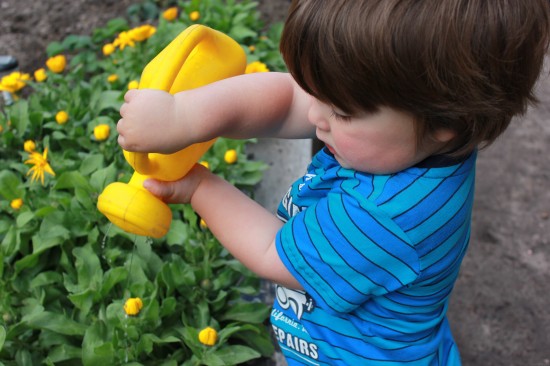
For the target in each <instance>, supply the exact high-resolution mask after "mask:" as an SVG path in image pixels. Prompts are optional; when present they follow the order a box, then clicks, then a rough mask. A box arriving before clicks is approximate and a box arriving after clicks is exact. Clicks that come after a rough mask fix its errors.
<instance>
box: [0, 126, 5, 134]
mask: <svg viewBox="0 0 550 366" xmlns="http://www.w3.org/2000/svg"><path fill="white" fill-rule="evenodd" d="M3 131H4V126H2V125H0V133H2V132H3Z"/></svg>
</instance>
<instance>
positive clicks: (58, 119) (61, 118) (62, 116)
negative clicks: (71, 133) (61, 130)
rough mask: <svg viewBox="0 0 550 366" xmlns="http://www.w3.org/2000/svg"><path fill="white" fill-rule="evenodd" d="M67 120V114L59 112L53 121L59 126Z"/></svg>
mask: <svg viewBox="0 0 550 366" xmlns="http://www.w3.org/2000/svg"><path fill="white" fill-rule="evenodd" d="M68 120H69V114H68V113H67V112H65V111H59V112H57V114H56V115H55V121H56V122H57V123H59V124H60V125H64V124H65V123H67V121H68Z"/></svg>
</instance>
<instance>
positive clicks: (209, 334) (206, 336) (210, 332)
mask: <svg viewBox="0 0 550 366" xmlns="http://www.w3.org/2000/svg"><path fill="white" fill-rule="evenodd" d="M217 341H218V332H216V330H215V329H214V328H211V327H206V328H204V329H203V330H201V331H200V332H199V342H201V343H202V344H204V345H205V346H213V345H215V344H216V342H217Z"/></svg>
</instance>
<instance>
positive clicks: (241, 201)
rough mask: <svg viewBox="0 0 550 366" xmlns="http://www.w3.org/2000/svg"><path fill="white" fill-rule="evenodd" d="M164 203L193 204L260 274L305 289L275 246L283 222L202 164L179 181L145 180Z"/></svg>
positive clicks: (227, 245) (236, 254)
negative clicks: (284, 262) (282, 259)
mask: <svg viewBox="0 0 550 366" xmlns="http://www.w3.org/2000/svg"><path fill="white" fill-rule="evenodd" d="M144 186H145V188H147V189H148V190H149V191H151V193H153V194H154V195H156V196H158V197H160V198H161V199H163V200H164V201H165V202H173V203H191V205H192V206H193V209H194V210H195V211H196V212H197V213H198V214H199V215H200V216H201V217H202V218H203V219H204V221H205V222H206V224H207V225H208V228H209V229H210V230H211V231H212V233H213V234H214V235H215V236H216V238H218V240H219V241H220V242H221V243H222V245H223V246H224V247H225V248H227V250H229V252H230V253H231V254H233V256H234V257H235V258H237V259H238V260H239V261H241V262H242V263H243V264H244V265H245V266H246V267H248V268H249V269H250V270H252V271H253V272H255V273H256V274H258V275H259V276H261V277H263V278H266V279H269V280H271V281H274V282H276V283H278V284H281V285H283V286H286V287H289V288H296V289H300V288H302V287H301V285H300V284H299V283H298V281H296V279H295V278H294V277H293V276H292V275H291V274H290V272H289V271H288V270H287V269H286V267H285V265H284V264H283V263H282V261H281V259H280V258H279V255H278V254H277V250H276V248H275V236H276V234H277V232H278V231H279V229H280V228H281V226H282V225H283V223H282V222H281V221H280V220H279V219H277V218H276V217H275V216H274V215H273V214H272V213H270V212H269V211H268V210H266V209H265V208H263V207H262V206H260V205H259V204H258V203H256V202H254V201H253V200H252V199H250V198H249V197H248V196H246V195H245V194H243V193H242V192H241V191H239V190H238V189H237V188H235V187H234V186H233V185H231V184H230V183H228V182H226V181H224V180H223V179H221V178H219V177H218V176H216V175H214V174H213V173H211V172H210V171H209V170H208V169H206V168H204V167H203V166H201V165H198V164H197V165H195V167H194V168H193V169H192V170H191V171H190V172H189V174H188V175H187V176H186V177H185V178H183V179H181V180H179V181H176V182H160V181H155V180H152V179H151V180H146V181H145V183H144Z"/></svg>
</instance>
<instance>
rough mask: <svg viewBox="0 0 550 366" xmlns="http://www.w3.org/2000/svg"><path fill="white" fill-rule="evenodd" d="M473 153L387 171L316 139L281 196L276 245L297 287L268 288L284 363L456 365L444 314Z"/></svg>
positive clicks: (460, 252)
mask: <svg viewBox="0 0 550 366" xmlns="http://www.w3.org/2000/svg"><path fill="white" fill-rule="evenodd" d="M475 160H476V154H475V153H474V154H472V155H471V156H470V157H468V158H467V159H465V160H463V161H460V162H455V163H453V164H450V165H448V166H441V167H433V166H422V165H418V166H415V167H411V168H408V169H406V170H404V171H401V172H398V173H394V174H389V175H373V174H369V173H362V172H358V171H355V170H351V169H346V168H342V167H341V166H340V165H339V164H338V162H337V161H336V160H335V159H334V157H333V156H332V155H331V154H330V153H329V152H328V151H327V150H326V149H323V150H322V151H320V152H319V153H318V154H317V155H315V157H314V158H313V161H312V163H311V164H310V166H309V167H308V172H307V174H306V175H305V176H304V177H302V178H301V179H299V180H298V181H296V182H295V183H294V184H293V185H292V186H291V187H290V189H289V191H288V193H287V194H286V196H285V197H284V198H283V200H282V202H281V204H280V205H279V209H278V216H279V217H280V218H281V219H282V220H284V221H286V224H285V225H284V226H283V227H282V229H281V230H280V231H279V233H278V235H277V239H276V243H277V250H278V253H279V255H280V257H281V259H282V261H283V263H284V264H285V265H286V267H287V268H288V269H289V271H290V272H291V273H292V274H293V275H294V276H295V277H296V279H297V280H298V281H299V282H300V283H301V284H302V286H303V287H304V290H305V291H293V290H290V289H286V288H283V287H278V288H277V294H276V295H277V296H276V297H277V300H276V301H275V304H274V307H273V310H272V316H271V321H272V325H273V329H274V332H275V336H276V338H277V340H278V341H279V345H280V347H281V349H282V351H283V353H284V354H285V357H286V358H287V360H288V363H289V365H384V366H388V365H401V364H410V365H415V366H416V365H459V364H460V357H459V354H458V351H457V349H456V345H455V343H454V340H453V338H452V335H451V332H450V328H449V325H448V322H447V319H446V311H447V307H448V303H449V296H450V293H451V290H452V288H453V285H454V282H455V280H456V278H457V276H458V272H459V268H460V264H461V262H462V258H463V257H464V254H465V252H466V248H467V245H468V240H469V236H470V221H471V211H472V204H473V194H474V177H475Z"/></svg>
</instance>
